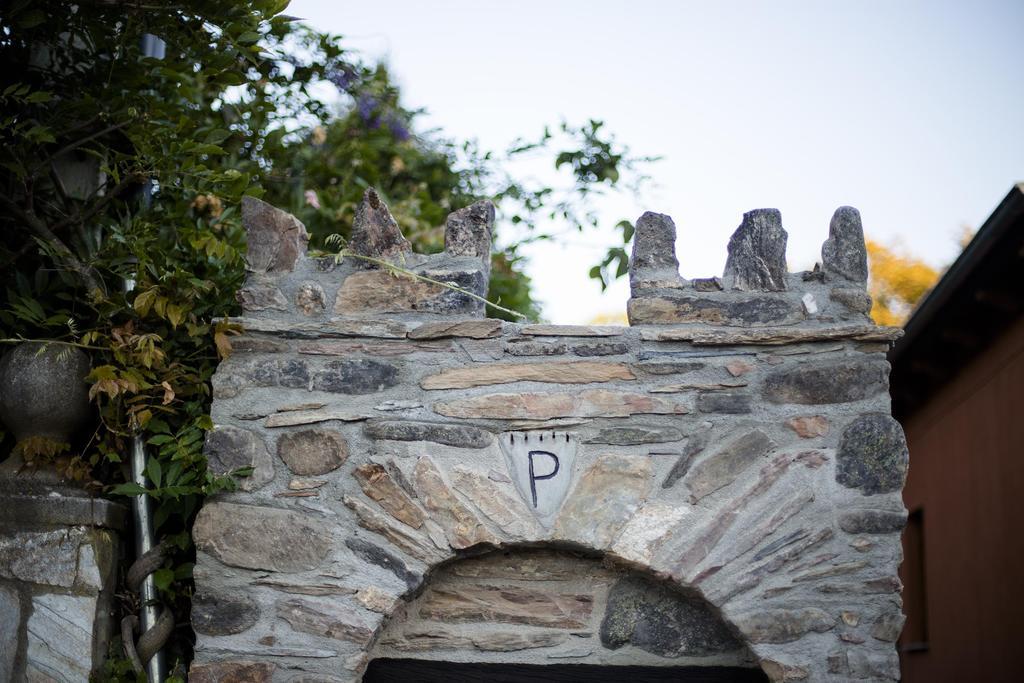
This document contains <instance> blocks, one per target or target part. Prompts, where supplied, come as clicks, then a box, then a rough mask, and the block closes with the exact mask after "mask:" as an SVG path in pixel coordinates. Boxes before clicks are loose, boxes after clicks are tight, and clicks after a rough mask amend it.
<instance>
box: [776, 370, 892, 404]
mask: <svg viewBox="0 0 1024 683" xmlns="http://www.w3.org/2000/svg"><path fill="white" fill-rule="evenodd" d="M888 388H889V364H888V363H886V362H884V361H856V360H843V361H838V362H830V363H816V364H811V363H801V364H798V365H793V366H790V367H788V368H786V369H784V370H779V371H777V372H774V373H772V374H770V375H768V376H767V377H765V380H764V385H763V389H762V395H763V396H764V398H765V399H767V400H768V401H771V402H772V403H795V404H801V405H821V404H830V403H849V402H851V401H860V400H863V399H865V398H871V397H872V396H876V395H878V394H880V393H882V392H884V391H886V390H887V389H888Z"/></svg>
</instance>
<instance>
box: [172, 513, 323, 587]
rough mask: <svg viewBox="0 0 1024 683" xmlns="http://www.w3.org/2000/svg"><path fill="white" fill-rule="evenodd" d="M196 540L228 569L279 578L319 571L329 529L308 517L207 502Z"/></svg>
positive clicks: (302, 514) (194, 528)
mask: <svg viewBox="0 0 1024 683" xmlns="http://www.w3.org/2000/svg"><path fill="white" fill-rule="evenodd" d="M192 537H193V539H194V540H195V542H196V547H197V548H199V549H200V550H202V551H205V552H207V553H209V554H210V555H212V556H213V557H215V558H217V559H218V560H220V561H221V562H223V563H224V564H228V565H231V566H234V567H245V568H246V569H263V570H267V571H277V572H301V571H309V570H312V569H316V568H317V567H319V566H320V564H321V563H322V562H323V561H324V559H325V558H326V557H327V553H328V552H329V551H330V548H331V534H330V532H329V531H328V528H327V526H326V525H325V524H324V523H323V522H321V521H319V520H317V519H313V518H310V516H309V515H307V514H304V513H301V512H293V511H291V510H281V509H278V508H268V507H257V506H254V505H237V504H235V503H222V502H207V503H206V505H204V506H203V509H202V510H200V511H199V516H198V517H196V522H195V526H194V527H193V529H192Z"/></svg>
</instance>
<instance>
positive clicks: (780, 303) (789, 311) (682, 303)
mask: <svg viewBox="0 0 1024 683" xmlns="http://www.w3.org/2000/svg"><path fill="white" fill-rule="evenodd" d="M626 311H627V313H628V314H629V322H630V324H631V325H643V324H651V325H671V324H673V323H704V324H707V325H726V326H732V327H742V326H746V325H785V324H789V323H795V322H799V321H800V320H802V319H803V317H804V314H803V309H802V308H801V307H800V305H799V302H796V303H794V302H792V301H788V300H786V299H783V298H781V297H777V296H767V295H761V296H757V297H748V298H743V299H720V298H717V297H710V296H709V297H706V298H705V297H695V296H691V295H687V294H673V295H669V294H664V295H661V296H650V297H640V298H637V297H633V298H632V299H630V300H629V302H628V303H627V304H626ZM690 334H693V333H692V332H691V333H690Z"/></svg>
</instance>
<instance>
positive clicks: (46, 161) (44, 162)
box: [29, 121, 129, 176]
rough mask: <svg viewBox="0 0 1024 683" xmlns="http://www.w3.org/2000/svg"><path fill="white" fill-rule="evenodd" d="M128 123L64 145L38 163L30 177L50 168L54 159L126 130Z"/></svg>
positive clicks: (123, 122) (108, 127)
mask: <svg viewBox="0 0 1024 683" xmlns="http://www.w3.org/2000/svg"><path fill="white" fill-rule="evenodd" d="M128 123H129V122H128V121H122V122H121V123H115V124H114V125H112V126H107V127H106V128H104V129H103V130H98V131H96V132H95V133H90V134H89V135H86V136H85V137H84V138H81V139H79V140H75V141H74V142H69V143H68V144H66V145H64V146H63V147H61V148H60V149H58V150H57V151H56V152H54V153H53V154H51V155H50V156H48V157H46V158H45V159H43V160H42V161H40V162H39V163H37V164H36V165H35V166H33V167H32V170H31V171H29V175H32V176H35V174H36V173H37V172H38V171H39V169H41V168H42V167H44V166H48V165H49V164H50V162H52V161H53V160H54V159H57V158H58V157H60V156H61V155H62V154H65V153H67V152H70V151H71V150H73V149H77V148H78V147H81V146H82V145H84V144H85V143H87V142H92V141H93V140H95V139H96V138H99V137H103V136H104V135H106V134H107V133H113V132H114V131H115V130H120V129H121V128H124V127H125V126H127V125H128Z"/></svg>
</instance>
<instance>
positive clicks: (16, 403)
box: [0, 342, 91, 470]
mask: <svg viewBox="0 0 1024 683" xmlns="http://www.w3.org/2000/svg"><path fill="white" fill-rule="evenodd" d="M90 368H91V364H90V362H89V356H88V354H86V353H85V352H84V351H82V350H81V349H79V348H76V347H74V346H68V345H66V344H43V343H40V342H24V343H21V344H18V345H17V346H15V347H14V348H13V349H11V350H10V351H8V352H7V353H6V354H4V356H3V357H2V358H0V420H2V421H3V423H4V424H5V425H6V426H7V428H8V429H9V430H10V431H11V432H13V434H14V437H15V438H16V439H17V440H18V441H19V442H20V441H24V440H25V439H28V438H32V437H41V438H44V439H48V440H51V441H56V442H59V443H70V442H71V440H72V438H73V437H74V435H75V434H76V433H78V431H79V430H80V429H82V427H83V426H85V424H86V423H87V422H88V421H89V415H90V406H89V385H88V384H86V382H85V377H86V375H88V374H89V370H90ZM9 460H10V459H9ZM19 460H20V459H19ZM11 464H12V463H11V462H10V461H8V462H7V463H5V467H4V468H3V469H6V470H10V466H11Z"/></svg>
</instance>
